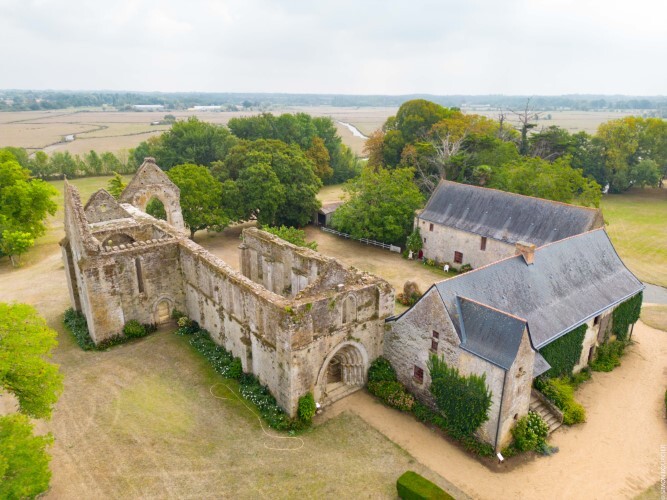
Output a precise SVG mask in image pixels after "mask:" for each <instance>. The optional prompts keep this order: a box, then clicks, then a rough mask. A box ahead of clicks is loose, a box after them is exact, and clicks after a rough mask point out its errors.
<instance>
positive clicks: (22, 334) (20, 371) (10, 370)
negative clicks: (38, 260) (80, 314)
mask: <svg viewBox="0 0 667 500" xmlns="http://www.w3.org/2000/svg"><path fill="white" fill-rule="evenodd" d="M56 336H57V334H56V332H55V331H53V330H52V329H50V328H49V327H48V326H47V324H46V321H45V320H44V318H42V317H41V316H39V315H38V314H37V311H35V309H34V308H33V307H31V306H29V305H26V304H4V303H0V388H2V389H3V390H5V391H7V392H10V393H12V394H14V395H15V396H16V398H17V400H18V403H19V409H20V411H21V412H22V413H25V414H27V415H29V416H30V417H34V418H44V417H49V416H51V410H52V408H53V405H54V403H55V402H56V400H57V399H58V396H59V395H60V393H61V391H62V388H63V381H62V375H61V374H60V373H59V372H58V366H57V365H54V364H52V363H49V362H48V361H47V359H48V358H49V357H50V356H51V351H52V350H53V349H54V347H55V346H56V345H57V341H56Z"/></svg>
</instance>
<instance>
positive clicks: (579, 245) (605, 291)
mask: <svg viewBox="0 0 667 500" xmlns="http://www.w3.org/2000/svg"><path fill="white" fill-rule="evenodd" d="M435 286H436V288H437V289H438V292H439V293H440V296H441V298H442V300H443V302H444V304H445V307H446V308H447V311H448V313H449V315H450V317H451V318H452V322H453V323H454V326H455V327H456V328H457V331H458V333H459V335H461V331H460V326H459V322H460V321H459V311H458V308H457V297H466V298H469V299H471V300H474V301H477V302H479V303H482V304H486V305H488V306H491V307H493V308H495V309H499V310H500V311H504V312H507V313H509V314H512V315H514V316H518V317H519V318H523V319H526V320H527V322H528V328H529V332H530V337H531V341H532V344H533V347H534V348H535V349H540V348H542V347H543V346H545V345H546V344H548V343H550V342H552V341H554V340H555V339H557V338H558V337H560V336H562V335H564V334H566V333H567V332H569V331H571V330H572V329H574V328H576V327H577V326H579V325H581V324H582V323H584V322H586V321H588V320H589V319H591V318H593V317H595V316H597V315H598V314H600V312H602V311H604V310H606V309H608V308H610V307H612V306H614V305H616V304H618V303H620V302H622V301H624V300H625V299H627V298H628V297H631V296H633V295H635V294H637V293H639V292H640V291H641V290H643V288H644V286H643V285H642V283H641V282H640V281H639V280H638V279H637V278H636V277H635V276H634V275H633V274H632V273H631V272H630V271H629V270H628V269H627V268H626V267H625V265H624V264H623V262H622V261H621V259H620V258H619V256H618V254H617V253H616V250H614V247H613V246H612V244H611V241H610V240H609V237H608V236H607V233H606V232H605V231H604V230H603V229H597V230H594V231H590V232H588V233H584V234H580V235H578V236H574V237H571V238H568V239H566V240H562V241H558V242H555V243H552V244H550V245H546V246H544V247H542V248H538V249H537V250H536V251H535V263H534V264H533V265H527V264H526V263H525V261H524V259H523V257H522V256H520V255H519V256H515V257H510V258H508V259H504V260H501V261H498V262H496V263H494V264H490V265H488V266H486V267H481V268H479V269H476V270H474V271H471V272H468V273H466V274H462V275H459V276H457V277H455V278H452V279H449V280H445V281H441V282H439V283H436V285H435ZM464 319H465V318H464ZM466 330H468V328H466Z"/></svg>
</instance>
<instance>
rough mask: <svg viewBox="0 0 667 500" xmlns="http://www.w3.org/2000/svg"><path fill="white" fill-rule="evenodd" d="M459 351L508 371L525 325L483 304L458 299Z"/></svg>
mask: <svg viewBox="0 0 667 500" xmlns="http://www.w3.org/2000/svg"><path fill="white" fill-rule="evenodd" d="M457 307H458V310H459V312H460V317H461V338H462V342H461V348H463V349H465V350H466V351H470V352H472V353H473V354H475V355H477V356H479V357H480V358H482V359H486V360H487V361H490V362H491V363H493V364H494V365H497V366H499V367H500V368H503V369H505V370H509V369H510V367H511V366H512V363H513V362H514V358H516V353H517V352H518V350H519V345H520V344H521V337H522V336H523V331H524V330H525V329H526V322H525V321H524V320H522V319H520V318H516V317H514V316H510V315H508V314H505V313H503V312H502V311H498V310H496V309H492V308H490V307H488V306H485V305H484V304H479V303H477V302H474V301H471V300H469V299H466V298H465V297H459V298H458V304H457Z"/></svg>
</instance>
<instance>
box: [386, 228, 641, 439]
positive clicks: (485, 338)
mask: <svg viewBox="0 0 667 500" xmlns="http://www.w3.org/2000/svg"><path fill="white" fill-rule="evenodd" d="M643 288H644V287H643V285H642V283H641V282H640V281H639V280H638V279H637V278H636V277H635V276H634V275H633V274H632V273H631V272H630V271H629V270H628V269H627V268H626V267H625V265H624V264H623V262H622V261H621V259H620V258H619V257H618V255H617V254H616V251H615V250H614V247H613V246H612V244H611V241H610V240H609V237H608V236H607V234H606V233H605V231H604V229H596V230H593V231H590V232H587V233H583V234H580V235H577V236H573V237H570V238H566V239H564V240H560V241H557V242H554V243H551V244H548V245H545V246H543V247H540V248H537V249H536V248H535V246H534V245H531V244H528V243H523V244H519V245H518V247H517V255H516V256H513V257H509V258H506V259H504V260H501V261H499V262H496V263H494V264H491V265H488V266H485V267H482V268H479V269H477V270H474V271H470V272H468V273H465V274H460V275H458V276H456V277H454V278H451V279H449V280H446V281H441V282H439V283H436V284H435V285H433V286H432V287H431V288H430V289H429V290H428V291H427V292H426V293H425V294H424V295H423V296H422V297H421V299H420V300H419V301H418V302H417V303H416V304H415V305H414V306H413V307H412V308H410V309H409V310H408V311H406V312H404V313H403V314H401V315H400V316H396V317H392V318H389V319H388V320H387V325H388V326H389V330H388V331H387V333H386V336H385V345H384V356H385V357H386V358H387V359H388V360H389V361H390V362H391V364H392V365H393V366H394V368H395V369H396V372H397V375H398V377H399V380H400V381H401V382H402V383H404V384H405V385H406V387H407V388H408V389H409V390H410V391H411V392H412V393H413V394H415V395H416V396H417V397H418V398H419V399H420V400H422V401H423V402H425V403H426V404H431V405H432V404H433V400H432V398H431V395H430V392H429V386H430V378H429V373H428V368H427V361H428V359H429V357H430V356H431V355H436V356H439V357H442V358H444V360H445V361H446V362H447V364H448V365H449V366H454V367H457V368H458V369H459V371H460V372H461V373H462V374H465V375H468V374H472V373H474V374H478V375H482V374H485V375H486V382H487V385H488V387H489V389H490V390H491V391H492V393H493V397H492V406H491V409H490V412H489V420H488V421H487V422H486V423H485V424H484V425H483V426H482V427H481V428H480V429H479V431H478V433H479V437H480V438H482V439H483V440H485V441H487V442H489V443H491V444H492V445H494V447H495V448H496V450H500V449H502V448H503V447H504V446H506V445H507V444H509V442H510V440H511V433H510V430H511V428H512V426H513V425H514V423H515V421H516V420H517V419H519V418H520V417H522V416H523V415H525V414H526V413H527V412H528V410H529V408H530V409H535V410H536V411H537V412H538V413H543V412H542V411H541V410H543V409H544V408H540V405H541V404H542V403H544V404H545V405H546V404H548V403H546V402H545V401H542V400H541V398H540V396H541V395H540V394H539V393H537V392H536V391H532V383H533V379H534V378H535V377H537V376H539V375H541V374H543V373H545V372H546V371H547V370H549V369H550V368H551V367H550V365H549V363H548V361H547V359H545V356H546V353H545V352H544V351H543V349H544V348H545V347H546V346H549V345H550V344H552V343H554V342H557V341H558V340H559V339H561V338H564V337H565V336H567V335H571V334H574V333H575V330H577V334H579V335H581V329H585V334H583V340H582V341H581V353H580V355H579V357H578V358H577V359H574V360H571V361H572V362H573V363H574V371H575V372H576V371H579V370H581V369H582V368H584V367H585V366H587V365H588V362H589V361H590V360H592V359H593V357H594V354H595V349H596V346H597V345H598V344H601V343H603V342H604V341H605V340H606V339H607V335H608V329H609V328H610V319H611V313H612V311H613V310H614V309H615V308H616V307H617V306H618V305H619V304H621V303H623V302H625V301H626V300H628V299H630V298H632V297H634V296H635V295H637V294H638V293H640V292H641V291H642V290H643ZM582 325H587V327H582ZM543 354H545V356H543ZM547 410H548V411H547V413H549V412H550V411H552V410H553V409H551V408H547ZM555 411H556V412H557V410H555ZM545 416H546V420H547V423H549V424H550V426H551V428H552V429H553V428H555V427H556V426H557V425H560V422H558V419H559V416H558V415H555V414H553V415H549V414H547V415H545ZM560 419H561V420H560V421H561V422H562V415H561V416H560Z"/></svg>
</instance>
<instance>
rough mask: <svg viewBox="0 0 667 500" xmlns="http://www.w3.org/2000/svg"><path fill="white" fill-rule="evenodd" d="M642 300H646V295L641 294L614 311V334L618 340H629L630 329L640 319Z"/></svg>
mask: <svg viewBox="0 0 667 500" xmlns="http://www.w3.org/2000/svg"><path fill="white" fill-rule="evenodd" d="M642 300H644V293H643V292H639V293H638V294H637V295H635V296H634V297H630V298H629V299H628V300H626V301H625V302H623V303H622V304H619V305H618V306H617V307H616V309H614V312H613V313H612V332H613V333H614V335H616V338H617V339H618V340H622V341H624V340H627V338H628V327H629V326H630V325H631V324H633V323H635V322H636V321H637V320H638V319H639V314H640V313H641V310H642Z"/></svg>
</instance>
